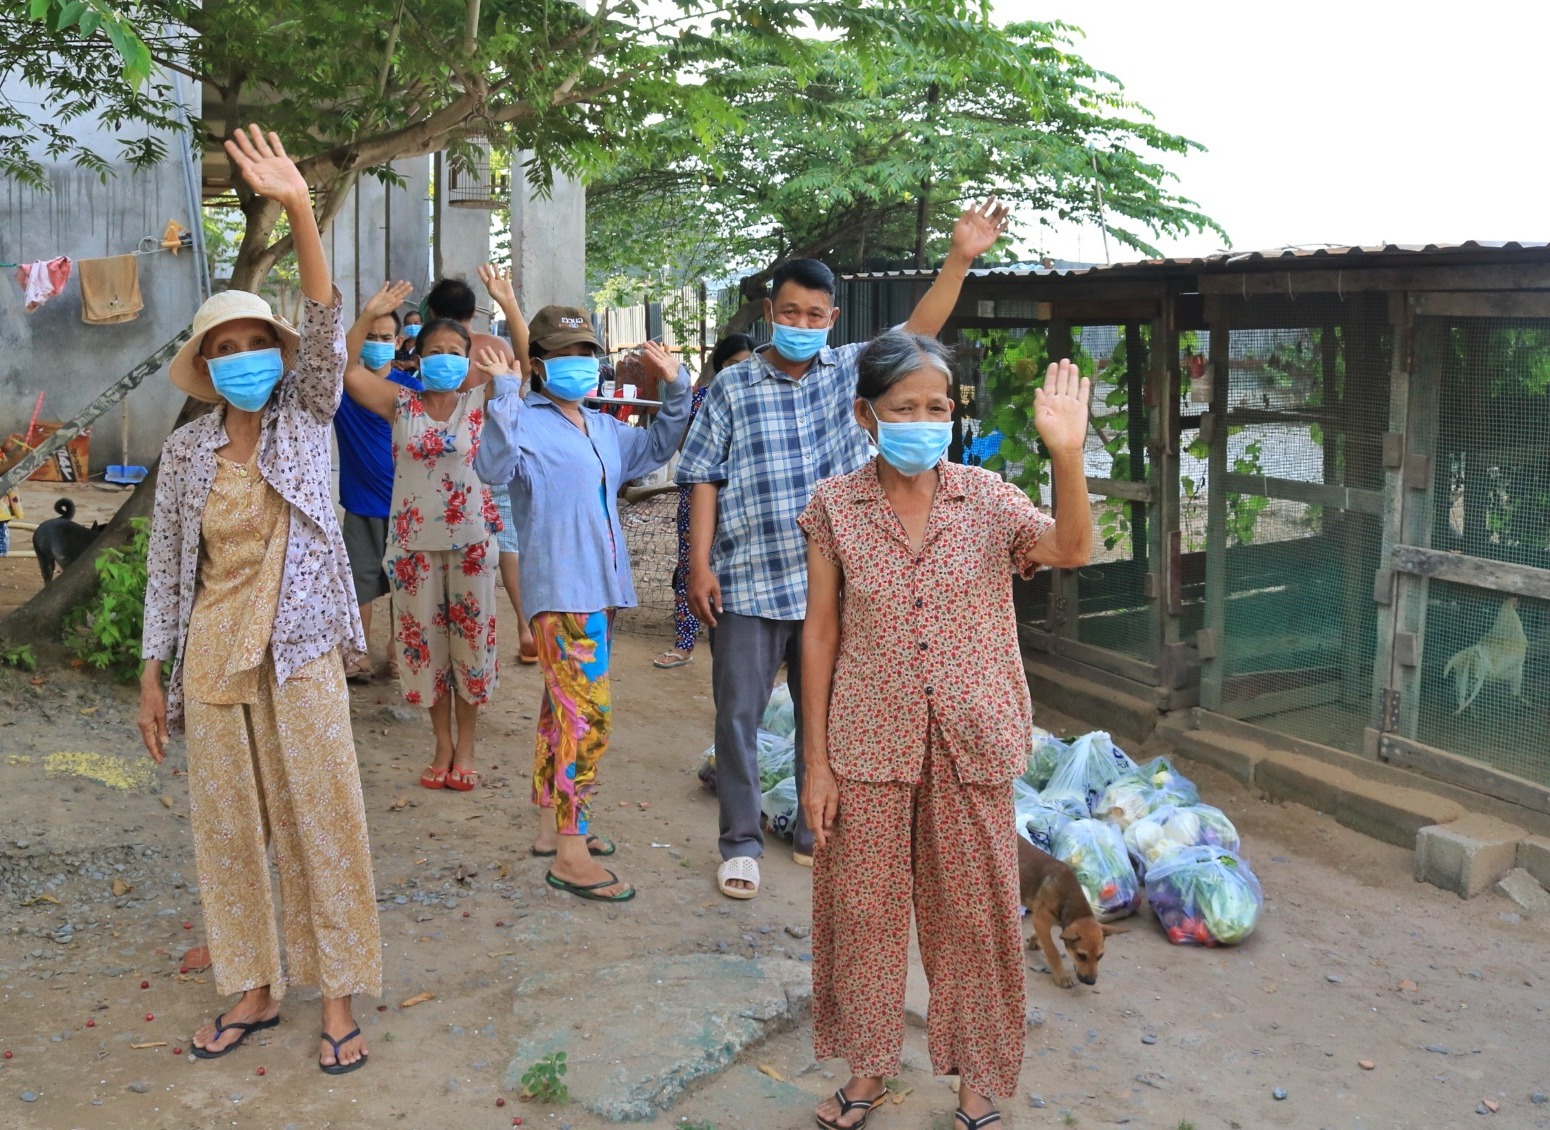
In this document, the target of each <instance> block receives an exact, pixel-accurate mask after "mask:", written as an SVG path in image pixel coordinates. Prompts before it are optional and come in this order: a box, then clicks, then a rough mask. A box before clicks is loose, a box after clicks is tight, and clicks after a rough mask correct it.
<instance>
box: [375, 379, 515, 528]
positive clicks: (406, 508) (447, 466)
mask: <svg viewBox="0 0 1550 1130" xmlns="http://www.w3.org/2000/svg"><path fill="white" fill-rule="evenodd" d="M488 387H489V386H488V385H481V386H480V387H479V388H476V389H471V390H469V391H468V392H465V393H462V394H460V395H459V396H458V398H457V405H456V407H454V408H453V410H452V415H451V416H450V417H449V418H448V419H447V420H445V421H442V420H434V419H432V418H431V416H430V414H429V413H427V412H426V411H425V402H424V401H423V400H422V399H421V397H420V394H419V393H418V392H416V391H415V390H413V389H409V388H401V389H399V390H398V414H397V416H395V417H394V420H393V507H392V510H391V512H390V513H389V515H388V546H389V549H390V550H417V549H466V548H467V547H469V546H474V545H479V544H481V543H482V542H484V541H486V540H487V539H488V538H489V537H490V535H491V534H494V533H496V532H497V531H499V530H500V529H501V519H500V514H499V513H498V512H497V511H496V508H495V500H494V499H493V498H492V497H491V496H490V488H489V487H487V486H485V485H484V484H483V483H481V482H480V481H479V476H478V475H476V474H474V456H475V455H477V454H478V452H479V433H480V432H481V431H482V430H483V428H484V401H485V390H486V389H487V388H488ZM389 556H392V553H391V552H390V553H389Z"/></svg>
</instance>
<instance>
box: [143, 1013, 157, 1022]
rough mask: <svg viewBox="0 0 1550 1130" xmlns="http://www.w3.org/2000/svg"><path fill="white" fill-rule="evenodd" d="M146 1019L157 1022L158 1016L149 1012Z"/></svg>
mask: <svg viewBox="0 0 1550 1130" xmlns="http://www.w3.org/2000/svg"><path fill="white" fill-rule="evenodd" d="M145 1018H146V1020H155V1019H156V1014H155V1013H154V1012H147V1013H146V1014H145Z"/></svg>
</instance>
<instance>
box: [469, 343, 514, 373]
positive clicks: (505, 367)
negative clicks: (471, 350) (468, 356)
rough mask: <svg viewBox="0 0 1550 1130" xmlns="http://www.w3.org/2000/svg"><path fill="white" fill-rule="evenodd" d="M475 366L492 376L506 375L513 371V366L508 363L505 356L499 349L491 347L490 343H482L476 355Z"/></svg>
mask: <svg viewBox="0 0 1550 1130" xmlns="http://www.w3.org/2000/svg"><path fill="white" fill-rule="evenodd" d="M474 368H476V369H478V370H479V371H480V372H483V373H488V374H489V375H490V376H491V377H492V378H493V377H504V376H507V375H509V374H510V373H511V366H510V365H509V364H507V362H506V358H505V356H504V355H503V354H501V353H500V352H498V351H497V350H494V349H491V348H490V347H489V346H488V345H481V346H480V347H479V350H478V353H477V355H476V356H475V357H474Z"/></svg>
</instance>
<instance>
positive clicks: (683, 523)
mask: <svg viewBox="0 0 1550 1130" xmlns="http://www.w3.org/2000/svg"><path fill="white" fill-rule="evenodd" d="M699 635H700V621H699V618H698V617H697V616H695V614H694V613H693V612H690V611H689V488H688V487H679V488H678V564H677V565H676V566H675V567H674V569H673V647H674V648H675V649H676V650H678V651H681V652H683V653H684V654H685V655H688V654H689V653H690V652H692V651H693V650H694V642H695V640H697V639H698V638H699Z"/></svg>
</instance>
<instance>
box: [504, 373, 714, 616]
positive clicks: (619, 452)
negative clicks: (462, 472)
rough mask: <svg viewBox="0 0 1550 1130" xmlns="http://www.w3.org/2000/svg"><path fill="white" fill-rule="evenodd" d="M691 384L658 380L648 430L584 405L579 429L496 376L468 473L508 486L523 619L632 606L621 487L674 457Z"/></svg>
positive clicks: (543, 399)
mask: <svg viewBox="0 0 1550 1130" xmlns="http://www.w3.org/2000/svg"><path fill="white" fill-rule="evenodd" d="M689 386H690V380H689V374H688V373H687V372H686V371H685V370H683V369H682V368H680V369H679V371H678V379H677V380H676V381H671V382H668V381H664V382H662V384H661V386H660V391H661V394H662V407H661V409H660V410H659V411H658V412H657V415H656V418H655V419H654V420H652V422H651V426H650V427H648V428H632V427H630V426H629V425H628V424H625V423H622V422H621V421H619V420H616V419H614V418H613V417H612V416H605V415H603V414H602V413H601V412H597V411H594V410H593V409H590V408H583V409H582V410H581V411H582V415H583V417H584V418H585V419H586V423H587V429H586V431H585V432H583V431H582V430H581V429H580V428H578V427H576V425H575V424H573V423H571V422H570V421H569V420H568V419H566V418H565V415H564V413H562V412H561V411H560V409H559V408H558V407H556V406H555V404H554V403H553V402H552V401H551V400H550V399H549V398H548V397H547V396H544V395H543V394H542V393H537V392H533V393H529V394H528V395H527V396H526V397H523V395H522V385H521V383H520V382H519V381H518V380H517V378H515V377H512V376H501V377H496V378H495V380H494V383H493V384H492V385H491V390H490V396H489V402H488V408H487V414H486V417H485V421H484V431H483V433H482V434H481V435H480V437H479V454H478V455H477V456H476V457H475V459H474V471H475V472H476V473H477V474H478V475H479V477H480V478H481V479H483V480H484V481H485V482H486V483H488V484H490V485H491V486H495V485H498V484H502V483H509V484H510V488H509V489H510V491H511V516H512V518H513V520H514V521H515V522H516V526H517V540H518V542H519V544H520V545H521V546H522V553H521V557H520V558H519V562H520V565H519V572H520V577H519V579H520V581H521V585H522V610H523V612H524V613H525V614H526V615H527V616H529V617H532V616H536V615H537V614H538V613H540V612H579V613H586V612H597V611H599V610H601V609H604V608H633V607H634V606H635V603H636V601H635V582H634V581H633V580H632V579H631V576H630V555H629V551H628V550H627V548H626V547H625V542H624V531H623V529H621V528H620V526H619V504H618V494H619V489H620V488H621V487H622V486H623V485H624V484H625V483H627V482H629V481H630V480H631V479H638V478H640V476H642V475H645V474H647V473H649V472H651V471H654V470H655V469H656V468H658V467H660V466H662V464H664V463H666V462H667V461H668V460H669V459H671V458H672V455H673V452H674V451H676V450H678V444H679V443H680V441H682V439H683V435H684V431H685V429H687V428H688V426H689V401H690V387H689Z"/></svg>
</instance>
